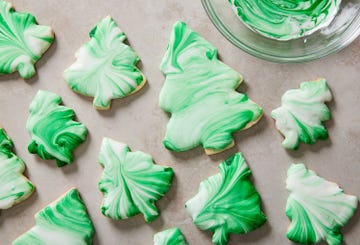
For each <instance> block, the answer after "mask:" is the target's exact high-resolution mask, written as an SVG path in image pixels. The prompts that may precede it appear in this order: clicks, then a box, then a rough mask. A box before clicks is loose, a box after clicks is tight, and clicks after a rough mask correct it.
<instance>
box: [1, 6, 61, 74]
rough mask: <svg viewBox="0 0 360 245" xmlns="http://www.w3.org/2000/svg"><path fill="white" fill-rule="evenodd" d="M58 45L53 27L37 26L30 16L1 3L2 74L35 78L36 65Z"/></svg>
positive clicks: (33, 18)
mask: <svg viewBox="0 0 360 245" xmlns="http://www.w3.org/2000/svg"><path fill="white" fill-rule="evenodd" d="M53 41H54V33H53V31H52V30H51V28H50V27H49V26H42V25H37V24H36V19H35V17H34V16H33V15H31V14H29V13H18V12H15V11H14V9H13V7H12V5H11V4H10V3H8V2H6V1H3V0H0V73H2V74H8V73H13V72H15V71H18V72H19V74H20V76H21V77H22V78H25V79H27V78H30V77H32V76H33V75H34V74H35V67H34V65H35V63H36V61H38V60H39V59H40V58H41V55H42V54H43V53H44V52H45V51H46V50H47V49H48V48H49V47H50V45H51V44H52V42H53Z"/></svg>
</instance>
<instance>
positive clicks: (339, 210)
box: [286, 164, 358, 245]
mask: <svg viewBox="0 0 360 245" xmlns="http://www.w3.org/2000/svg"><path fill="white" fill-rule="evenodd" d="M286 188H287V189H288V190H289V191H290V195H289V198H288V200H287V203H286V215H287V216H288V217H289V218H290V220H291V221H292V222H291V225H290V227H289V229H288V232H287V237H288V238H289V239H290V240H292V241H294V242H297V243H301V244H313V243H317V242H320V241H326V242H327V243H328V244H330V245H339V244H341V243H342V239H343V238H342V235H341V233H340V229H341V227H343V226H344V225H345V224H346V223H347V222H348V220H349V219H350V218H351V217H352V216H353V215H354V213H355V210H356V208H357V204H358V199H357V197H355V196H352V195H346V194H344V192H343V190H342V189H340V188H339V187H338V186H337V184H335V183H333V182H329V181H326V180H325V179H323V178H320V177H319V176H317V175H316V173H315V172H313V171H311V170H308V169H306V167H305V166H304V164H292V165H291V167H290V168H289V170H288V177H287V180H286Z"/></svg>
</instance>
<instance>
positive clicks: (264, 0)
mask: <svg viewBox="0 0 360 245" xmlns="http://www.w3.org/2000/svg"><path fill="white" fill-rule="evenodd" d="M229 2H230V4H231V5H232V8H233V9H234V11H235V13H236V14H237V16H238V17H239V18H240V20H241V21H242V22H243V23H244V24H245V25H246V26H248V27H249V28H250V29H252V30H254V31H256V32H258V33H260V34H262V35H264V36H266V37H269V38H273V39H278V40H290V39H295V38H299V37H303V36H306V35H310V34H311V33H314V32H315V31H317V30H319V29H321V28H324V27H326V26H328V25H329V24H330V23H331V21H332V20H333V19H334V17H335V16H336V14H337V12H338V10H339V7H340V3H341V0H296V1H287V0H255V1H250V0H229Z"/></svg>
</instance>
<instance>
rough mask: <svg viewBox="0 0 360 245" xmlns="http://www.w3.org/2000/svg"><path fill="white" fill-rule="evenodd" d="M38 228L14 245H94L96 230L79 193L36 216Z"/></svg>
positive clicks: (72, 191)
mask: <svg viewBox="0 0 360 245" xmlns="http://www.w3.org/2000/svg"><path fill="white" fill-rule="evenodd" d="M35 221H36V225H35V226H34V227H33V228H31V229H30V230H29V231H27V232H26V233H24V234H23V235H21V236H20V237H18V238H17V239H16V240H15V241H13V243H12V244H13V245H34V244H39V245H40V244H42V245H47V244H51V245H64V244H67V245H90V244H92V239H93V235H94V227H93V225H92V222H91V220H90V218H89V216H88V214H87V210H86V206H85V204H84V203H83V201H82V200H81V198H80V196H79V193H78V191H77V190H76V189H72V190H70V191H68V192H67V193H66V194H65V195H64V196H63V197H61V198H60V199H59V200H57V201H55V202H53V203H51V204H50V205H48V206H46V207H45V208H43V209H42V210H40V212H38V213H37V214H36V215H35Z"/></svg>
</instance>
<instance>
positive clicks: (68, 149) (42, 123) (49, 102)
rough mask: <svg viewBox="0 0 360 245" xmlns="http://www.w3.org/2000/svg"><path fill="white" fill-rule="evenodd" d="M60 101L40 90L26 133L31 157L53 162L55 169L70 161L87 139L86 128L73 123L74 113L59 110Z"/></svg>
mask: <svg viewBox="0 0 360 245" xmlns="http://www.w3.org/2000/svg"><path fill="white" fill-rule="evenodd" d="M61 102H62V100H61V97H60V96H59V95H57V94H55V93H51V92H48V91H44V90H39V92H38V93H37V94H36V96H35V98H34V99H33V101H32V102H31V104H30V109H29V111H30V115H29V118H28V120H27V124H26V129H27V131H28V132H29V134H30V136H31V142H30V144H29V145H28V150H29V152H30V153H33V154H38V155H39V157H41V158H42V159H55V160H56V164H57V166H58V167H62V166H64V165H66V164H70V163H71V162H72V161H73V155H72V151H73V150H74V149H75V148H76V147H77V146H78V145H79V144H81V143H82V142H84V141H85V139H86V136H87V129H86V127H85V126H84V125H83V124H82V123H79V122H75V121H73V119H74V118H75V113H74V110H73V109H70V108H68V107H65V106H61V105H60V104H61Z"/></svg>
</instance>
